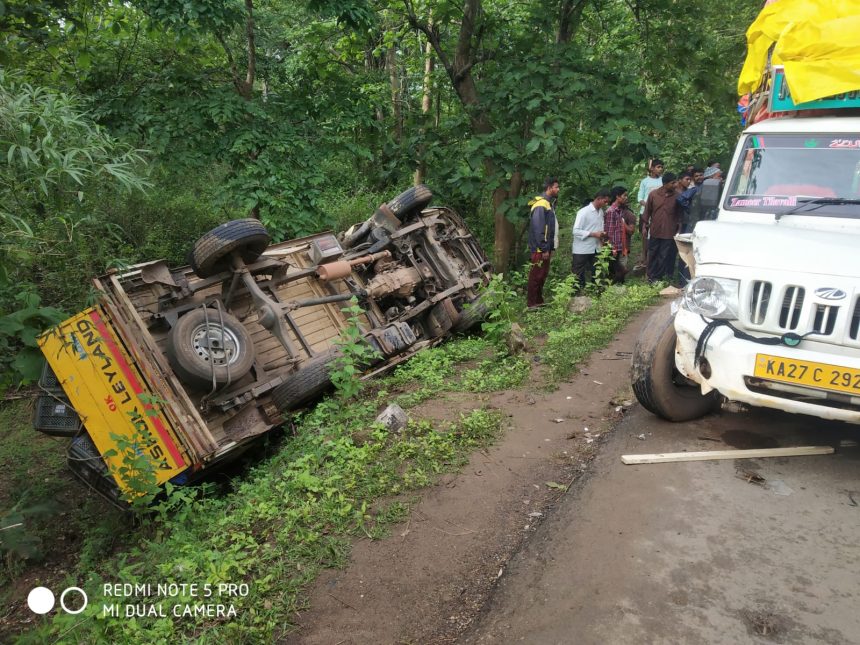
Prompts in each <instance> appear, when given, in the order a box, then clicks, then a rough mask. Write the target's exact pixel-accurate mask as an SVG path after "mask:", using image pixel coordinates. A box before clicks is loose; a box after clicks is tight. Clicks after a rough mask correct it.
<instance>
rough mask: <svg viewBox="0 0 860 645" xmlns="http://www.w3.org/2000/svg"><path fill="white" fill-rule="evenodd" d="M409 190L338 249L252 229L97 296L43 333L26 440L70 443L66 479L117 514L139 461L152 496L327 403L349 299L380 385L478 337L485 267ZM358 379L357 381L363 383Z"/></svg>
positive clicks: (329, 239) (472, 244) (149, 267)
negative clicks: (386, 372)
mask: <svg viewBox="0 0 860 645" xmlns="http://www.w3.org/2000/svg"><path fill="white" fill-rule="evenodd" d="M431 198H432V194H431V193H430V191H429V190H428V189H427V188H426V187H425V186H415V187H413V188H410V189H409V190H407V191H405V192H404V193H402V194H401V195H399V196H398V197H396V198H395V199H393V200H392V201H390V202H388V203H387V204H385V205H383V206H381V207H380V208H379V209H377V210H376V212H375V213H374V214H373V216H371V217H370V218H369V219H367V220H366V221H364V222H363V223H361V224H360V225H356V226H354V227H352V228H351V229H350V230H349V231H347V232H346V233H345V234H343V235H341V236H340V239H339V238H338V237H336V236H335V235H334V234H331V233H321V234H318V235H313V236H310V237H304V238H301V239H296V240H289V241H286V242H281V243H277V244H271V245H270V237H269V234H268V232H267V231H266V229H265V227H264V226H263V225H262V224H261V223H260V222H259V221H258V220H254V219H243V220H233V221H230V222H226V223H225V224H222V225H221V226H219V227H217V228H215V229H214V230H212V231H210V232H209V233H207V234H205V235H204V236H203V237H201V238H200V239H199V240H198V241H197V242H196V243H195V244H194V246H193V248H192V249H191V252H190V259H191V264H190V266H183V267H179V268H175V269H172V268H170V267H168V266H167V264H166V263H165V262H164V261H155V262H147V263H143V264H139V265H136V266H133V267H130V268H128V269H126V270H123V271H116V272H111V273H109V274H107V275H105V276H102V277H100V278H98V279H96V280H94V285H95V288H96V290H97V292H98V296H99V298H98V304H96V305H95V306H94V307H91V308H89V309H86V310H85V311H82V312H80V313H79V314H77V315H75V316H73V317H71V318H69V319H68V320H66V321H64V322H63V323H61V324H59V325H57V326H56V327H54V328H52V329H50V330H48V331H47V332H45V333H44V334H43V335H42V336H41V337H40V339H39V343H40V346H41V348H42V351H43V353H44V355H45V357H46V359H47V366H46V370H45V372H44V374H43V378H42V380H41V382H40V385H41V386H42V389H43V393H42V394H41V395H40V396H39V399H38V401H37V405H36V416H35V420H34V425H35V427H36V428H37V429H38V430H41V431H43V432H46V433H48V434H53V435H62V436H69V437H71V438H72V439H71V443H70V446H69V450H68V462H69V466H70V467H71V469H72V471H73V472H74V473H75V475H76V476H77V477H78V478H79V479H80V480H81V481H83V482H84V483H86V484H87V485H89V486H91V487H92V488H94V489H95V490H97V491H98V492H99V493H101V494H102V495H104V496H106V497H107V498H108V499H110V500H111V501H114V502H116V503H122V502H121V500H122V499H123V498H127V497H128V494H129V493H130V489H129V482H128V481H126V477H125V475H124V474H125V473H126V470H127V469H126V468H123V459H124V455H128V451H129V450H132V452H133V453H135V454H137V455H141V454H142V455H146V456H147V457H148V461H149V462H150V463H151V464H152V466H153V467H154V470H155V475H156V479H157V482H158V484H163V483H164V482H168V481H171V482H173V483H177V484H184V483H188V482H191V481H193V480H194V479H196V478H198V477H199V476H200V475H201V474H202V473H203V472H205V471H206V470H207V469H210V468H211V467H213V466H214V465H216V464H219V463H223V462H225V461H227V460H229V459H231V458H234V457H235V456H237V455H238V454H239V453H240V452H242V451H243V450H244V449H245V448H247V447H248V446H249V445H250V444H251V443H252V442H253V441H254V439H256V438H258V437H260V436H261V435H262V434H263V433H265V432H267V431H268V430H270V429H272V428H274V427H275V426H277V425H279V424H281V423H282V422H283V420H284V418H285V415H286V414H287V413H289V412H290V411H291V410H293V409H295V408H297V407H299V406H302V405H304V404H306V403H307V402H309V401H311V400H313V399H314V398H316V397H318V396H319V395H321V394H322V393H323V392H324V391H325V390H326V388H327V387H329V385H330V376H329V368H330V366H331V363H332V361H334V360H335V359H336V358H337V356H338V352H339V350H338V344H337V341H338V339H339V337H340V335H341V332H342V331H343V330H344V329H345V328H346V327H347V326H348V325H349V324H350V321H349V315H350V314H348V313H347V312H345V311H344V309H345V308H346V307H348V306H349V304H350V300H351V299H353V298H356V299H357V300H358V303H359V305H360V306H361V308H362V309H363V313H362V314H361V315H360V316H359V327H360V329H361V332H362V335H363V337H364V338H365V339H366V341H367V342H368V343H369V345H370V346H371V347H372V348H374V349H375V350H376V352H375V353H376V357H377V358H376V359H374V362H373V364H371V365H367V366H366V367H367V368H368V374H367V375H370V374H373V373H375V372H378V371H380V370H383V369H385V368H387V367H390V366H392V365H394V364H396V363H397V362H399V361H401V360H404V359H405V358H407V357H408V356H410V355H412V354H414V353H415V352H417V351H419V350H420V349H422V348H424V347H428V346H431V345H433V344H436V343H438V342H439V341H440V340H441V339H442V338H444V337H445V336H446V335H448V334H450V333H452V332H454V331H464V330H467V329H469V328H470V327H472V326H473V325H475V324H476V323H478V322H479V321H480V319H481V317H482V315H483V313H484V307H483V305H482V303H481V301H480V294H479V290H480V289H481V287H482V286H484V285H485V284H487V283H488V281H489V277H490V265H489V263H488V261H487V259H486V257H485V255H484V253H483V251H482V250H481V248H480V245H479V244H478V242H477V241H476V239H475V238H474V237H473V235H472V234H471V232H470V231H469V229H468V228H467V226H466V225H465V223H464V222H463V220H462V219H461V218H460V217H459V216H458V215H457V214H456V213H455V212H454V211H452V210H451V209H449V208H443V207H427V206H428V204H429V203H430V201H431ZM367 375H366V376H367Z"/></svg>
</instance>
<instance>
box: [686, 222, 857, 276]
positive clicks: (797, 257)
mask: <svg viewBox="0 0 860 645" xmlns="http://www.w3.org/2000/svg"><path fill="white" fill-rule="evenodd" d="M859 248H860V234H858V233H854V232H852V231H847V230H844V229H843V230H841V231H839V232H835V231H834V232H829V231H817V230H814V229H809V228H800V227H793V226H782V225H781V224H773V223H771V224H750V223H736V222H720V221H703V222H698V223H697V224H696V228H695V230H694V231H693V250H694V253H695V258H696V264H697V265H702V264H728V265H733V266H742V267H751V268H766V269H778V270H779V269H784V270H787V271H798V270H802V271H805V272H807V273H814V274H822V275H833V276H845V277H856V276H857V260H856V255H857V249H859Z"/></svg>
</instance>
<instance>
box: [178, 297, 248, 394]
mask: <svg viewBox="0 0 860 645" xmlns="http://www.w3.org/2000/svg"><path fill="white" fill-rule="evenodd" d="M207 320H208V323H207ZM222 320H223V327H222V323H221V321H222ZM165 353H166V354H167V360H168V361H169V362H170V366H171V367H172V368H173V371H174V372H176V374H177V375H178V376H179V378H180V379H181V380H182V382H184V383H186V384H187V385H191V386H196V387H201V388H205V387H211V386H212V377H213V372H214V377H215V384H216V385H219V386H220V385H225V384H226V383H227V382H228V379H229V382H230V383H235V382H236V381H238V380H239V379H240V378H242V377H243V376H245V374H247V373H248V372H249V371H250V370H251V367H252V366H253V365H254V343H253V341H252V340H251V335H250V334H249V333H248V330H246V329H245V327H244V326H243V325H242V323H240V322H239V321H238V320H237V319H236V318H235V317H233V316H231V315H230V314H228V313H227V312H222V313H221V314H219V313H218V311H216V310H215V309H208V310H206V311H204V310H203V309H202V308H201V309H194V310H192V311H189V312H188V313H187V314H185V315H184V316H182V317H181V318H180V319H179V321H178V322H177V323H176V324H175V325H174V326H173V328H172V329H171V330H170V333H169V334H168V336H167V347H166V350H165Z"/></svg>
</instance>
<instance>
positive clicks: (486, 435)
mask: <svg viewBox="0 0 860 645" xmlns="http://www.w3.org/2000/svg"><path fill="white" fill-rule="evenodd" d="M384 395H385V392H380V393H379V394H378V395H377V397H378V398H377V399H373V400H369V401H360V402H355V403H352V404H346V405H345V404H344V403H343V402H342V401H336V400H333V399H332V400H326V401H324V402H322V403H321V404H319V405H318V406H317V407H316V408H315V409H314V410H313V411H312V412H310V413H308V414H306V415H304V416H303V417H302V418H301V419H299V420H298V424H297V429H296V433H295V436H294V437H293V438H292V439H291V440H289V441H287V442H286V443H285V445H284V448H283V449H282V450H281V452H280V453H278V454H277V455H276V456H275V457H274V458H272V459H271V460H270V461H268V462H266V463H265V464H261V465H259V466H258V467H257V468H256V469H254V470H253V471H252V472H251V473H250V474H249V475H248V476H246V477H245V478H244V479H243V480H242V481H240V482H239V484H238V486H237V488H236V490H235V492H233V493H232V494H230V495H226V496H221V497H217V496H211V497H210V496H208V494H207V493H208V489H207V488H206V487H203V488H201V489H197V490H196V491H194V492H196V493H197V499H196V500H194V501H193V502H189V501H187V500H180V502H179V503H178V504H177V503H174V501H172V500H168V501H167V502H164V503H163V504H173V506H171V507H167V508H166V507H164V506H156V516H155V517H151V518H148V519H146V520H144V522H143V525H142V526H140V527H139V529H138V530H137V531H135V532H134V533H126V535H125V536H124V539H125V540H126V541H127V548H125V549H123V550H122V552H119V553H117V554H115V556H114V557H109V558H105V559H104V560H103V561H101V562H98V563H94V562H93V559H92V557H89V558H87V560H88V565H89V567H90V568H89V569H88V570H86V571H84V570H83V569H82V570H81V571H80V573H79V576H80V577H79V578H78V579H77V580H76V582H75V584H78V585H79V586H82V587H84V588H85V589H87V590H88V591H91V593H90V607H89V608H88V609H87V610H86V611H85V613H84V614H82V615H80V616H71V615H65V614H59V615H56V616H55V617H54V619H53V620H52V621H50V622H47V621H46V622H45V623H44V624H43V625H41V626H40V627H39V628H38V629H36V630H34V631H32V632H29V633H27V634H25V635H24V637H23V638H22V641H21V642H24V643H41V642H46V641H54V640H56V639H57V638H58V637H59V636H60V635H62V634H65V635H64V636H63V637H62V642H70V643H91V642H122V643H153V642H186V641H194V642H198V643H223V642H229V643H233V642H236V643H239V642H241V643H246V642H247V643H256V642H271V641H273V640H275V639H277V638H278V637H279V636H280V635H282V634H284V633H285V632H286V631H288V630H289V628H290V620H291V616H294V615H295V614H294V613H293V612H294V611H296V610H297V609H300V608H302V607H303V606H304V604H305V597H304V596H303V595H302V593H301V590H302V589H303V588H304V586H305V585H306V584H307V583H308V582H310V581H311V580H313V578H314V577H315V575H316V574H317V572H318V571H319V569H320V568H322V567H334V566H341V565H342V564H344V563H345V562H346V558H347V555H348V552H349V541H350V539H351V538H352V537H353V536H362V535H363V536H367V537H371V538H378V537H381V536H383V535H384V534H385V532H386V529H387V527H388V526H390V525H391V524H392V523H393V522H396V521H399V520H400V519H402V518H403V517H404V516H405V514H406V512H407V510H408V504H407V503H405V502H402V501H394V502H392V503H390V504H388V505H381V506H380V507H379V510H377V511H376V512H373V511H371V510H370V509H371V508H372V507H373V505H374V503H375V502H376V500H378V499H379V498H382V497H385V496H391V495H397V494H399V493H402V492H404V491H409V490H415V489H417V488H420V487H423V486H426V485H427V484H428V483H430V482H431V481H432V480H433V479H434V478H435V476H436V475H437V474H438V473H441V472H447V471H450V470H453V469H456V468H457V467H459V466H460V465H462V464H463V463H465V461H466V460H467V459H468V455H469V453H470V452H471V451H472V450H473V449H475V448H476V447H480V446H485V445H488V444H489V443H490V442H491V441H492V440H493V438H494V437H496V436H497V435H498V434H499V432H500V431H501V428H502V421H503V419H502V415H501V414H499V413H498V412H495V411H490V410H475V411H472V412H470V413H469V414H465V415H462V416H461V417H460V418H459V419H458V420H457V421H456V422H454V423H453V424H449V425H445V426H442V427H436V426H434V425H432V424H430V423H429V422H426V421H417V422H412V423H410V424H409V426H408V427H407V428H406V429H405V430H404V431H403V432H402V433H400V434H392V433H390V432H388V431H387V430H386V429H385V428H383V427H382V426H380V425H378V424H374V422H373V419H374V417H375V414H376V413H377V412H378V409H379V408H380V406H381V405H382V404H383V403H384V401H383V400H382V399H381V397H382V396H384ZM183 494H185V495H192V494H193V492H192V493H189V492H188V491H183ZM93 539H94V540H100V539H103V536H102V537H99V536H98V534H97V532H95V533H94V535H93ZM90 551H92V548H90ZM83 576H86V577H83ZM111 582H113V583H115V582H123V583H132V584H134V583H144V582H150V583H157V582H175V583H183V582H184V583H187V584H189V585H190V584H197V585H198V586H199V589H198V595H197V596H194V595H192V594H191V593H186V594H184V595H182V594H180V595H179V596H176V597H156V598H149V599H145V598H144V599H140V598H137V599H129V600H123V601H121V602H122V603H123V604H125V603H132V604H134V603H138V604H142V603H150V604H151V605H155V606H158V607H160V613H163V614H165V615H164V616H154V617H149V618H137V619H135V620H131V619H129V618H126V617H112V616H105V615H103V611H102V607H103V605H108V606H110V605H111V604H113V603H115V602H117V601H116V600H115V599H113V598H110V597H106V596H104V595H103V594H102V593H101V591H102V589H103V587H102V585H103V584H104V583H111ZM229 583H234V584H239V583H245V584H247V585H248V588H247V595H244V596H231V597H223V596H221V597H219V595H218V593H217V589H218V585H219V584H229ZM204 584H209V585H211V588H210V589H211V590H213V596H212V597H211V598H209V599H206V598H203V597H201V595H202V594H203V593H204V589H205V587H203V585H204ZM189 603H190V604H192V605H193V604H201V603H203V604H205V603H213V604H226V605H228V606H232V608H233V610H234V611H235V615H230V616H223V617H218V616H197V617H194V616H192V617H189V616H185V615H180V616H175V615H174V611H180V612H181V608H182V606H184V605H185V604H189Z"/></svg>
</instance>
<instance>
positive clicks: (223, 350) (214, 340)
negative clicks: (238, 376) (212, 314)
mask: <svg viewBox="0 0 860 645" xmlns="http://www.w3.org/2000/svg"><path fill="white" fill-rule="evenodd" d="M191 346H192V347H193V348H194V353H195V354H196V355H197V356H198V357H199V358H200V360H201V361H203V362H205V363H212V364H214V365H219V366H220V365H233V364H234V363H236V361H238V360H239V352H240V350H241V345H240V343H239V339H238V337H237V336H236V334H234V333H233V331H232V330H231V329H229V328H228V327H221V325H218V324H212V323H210V324H209V325H206V324H205V323H204V324H202V325H198V326H197V327H195V328H194V331H193V332H192V334H191Z"/></svg>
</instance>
